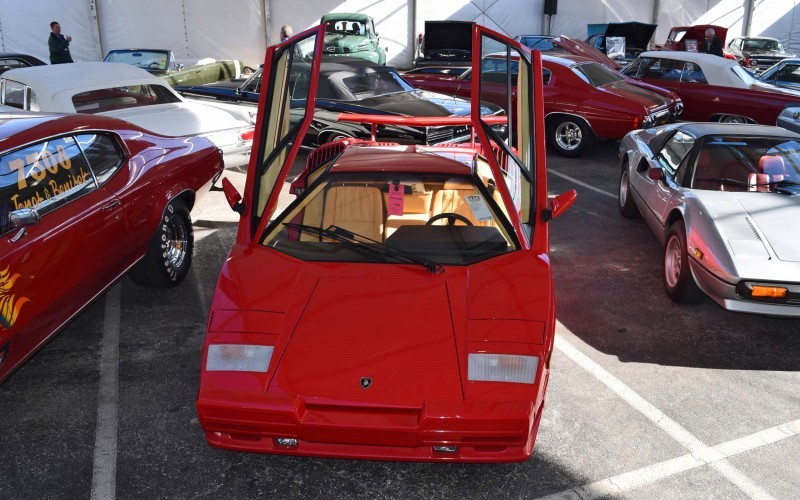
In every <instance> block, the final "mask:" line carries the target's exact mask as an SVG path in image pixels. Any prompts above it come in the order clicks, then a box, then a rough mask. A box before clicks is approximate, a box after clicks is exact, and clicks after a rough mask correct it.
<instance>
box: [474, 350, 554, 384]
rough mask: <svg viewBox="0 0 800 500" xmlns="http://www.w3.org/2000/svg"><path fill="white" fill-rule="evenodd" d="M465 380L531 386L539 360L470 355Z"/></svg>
mask: <svg viewBox="0 0 800 500" xmlns="http://www.w3.org/2000/svg"><path fill="white" fill-rule="evenodd" d="M468 365H469V368H468V372H467V379H468V380H473V381H486V382H517V383H520V384H532V383H533V382H534V381H535V380H536V368H537V366H538V365H539V358H537V357H536V356H519V355H516V354H470V355H469V360H468Z"/></svg>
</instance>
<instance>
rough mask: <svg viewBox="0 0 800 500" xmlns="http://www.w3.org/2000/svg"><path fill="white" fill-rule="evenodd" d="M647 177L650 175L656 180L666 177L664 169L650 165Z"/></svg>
mask: <svg viewBox="0 0 800 500" xmlns="http://www.w3.org/2000/svg"><path fill="white" fill-rule="evenodd" d="M647 177H650V178H651V179H653V180H654V181H660V180H663V179H664V169H663V168H661V167H650V168H649V169H648V170H647Z"/></svg>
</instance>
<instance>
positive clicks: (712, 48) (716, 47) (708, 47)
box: [701, 28, 723, 57]
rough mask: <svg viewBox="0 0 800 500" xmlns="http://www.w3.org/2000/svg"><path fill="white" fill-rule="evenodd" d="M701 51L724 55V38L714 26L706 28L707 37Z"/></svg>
mask: <svg viewBox="0 0 800 500" xmlns="http://www.w3.org/2000/svg"><path fill="white" fill-rule="evenodd" d="M701 52H705V53H707V54H714V55H715V56H720V57H723V55H722V40H720V39H719V37H718V36H717V34H716V33H714V30H713V29H712V28H708V29H707V30H706V38H705V40H703V48H702V49H701Z"/></svg>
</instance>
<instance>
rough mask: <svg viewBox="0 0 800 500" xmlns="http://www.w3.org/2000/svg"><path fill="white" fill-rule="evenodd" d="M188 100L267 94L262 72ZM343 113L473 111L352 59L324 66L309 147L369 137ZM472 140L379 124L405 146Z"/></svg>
mask: <svg viewBox="0 0 800 500" xmlns="http://www.w3.org/2000/svg"><path fill="white" fill-rule="evenodd" d="M304 76H305V75H304V74H303V72H302V71H298V72H297V73H296V74H295V75H294V78H296V83H295V84H294V85H293V94H292V98H293V99H295V100H296V99H303V98H304V96H305V92H306V90H307V83H306V84H303V80H304ZM176 90H178V92H181V93H182V94H184V95H186V96H187V97H198V96H202V97H210V98H215V99H219V100H223V101H232V102H241V103H258V95H259V91H260V90H261V69H259V70H258V71H256V72H255V73H253V76H251V77H250V78H249V79H248V80H247V81H245V82H244V83H240V82H217V83H213V84H209V85H198V86H195V87H177V88H176ZM340 113H357V114H372V115H375V114H378V115H405V116H464V115H468V114H469V113H470V103H469V101H466V100H463V99H460V98H457V97H451V96H447V95H444V94H437V93H434V92H428V91H425V90H420V89H417V88H415V87H413V86H412V85H411V84H409V83H408V82H406V81H405V80H404V79H403V78H402V77H401V76H400V75H399V74H398V73H397V71H396V70H395V69H394V68H390V67H386V66H378V65H376V64H374V63H371V62H369V61H363V60H360V59H350V60H347V61H346V62H345V61H341V62H339V61H337V62H323V63H322V65H321V69H320V79H319V85H318V90H317V100H316V110H315V111H314V119H313V121H312V123H311V127H310V128H309V131H308V134H307V135H306V137H305V140H304V141H303V144H304V145H305V146H310V147H317V146H319V145H321V144H324V143H326V142H331V141H333V140H335V139H338V138H340V137H355V138H359V139H368V138H369V137H370V128H369V126H367V125H362V124H359V123H340V122H339V121H338V116H339V114H340ZM503 113H504V112H503V110H502V108H500V107H499V106H495V105H494V104H491V103H484V104H483V108H482V114H483V115H495V114H503ZM468 138H469V136H468V131H467V127H463V126H457V127H454V126H440V127H425V128H416V127H406V126H393V125H391V126H390V125H386V126H379V127H378V130H377V139H378V140H380V141H391V142H398V143H400V144H440V143H446V142H460V141H464V140H467V139H468Z"/></svg>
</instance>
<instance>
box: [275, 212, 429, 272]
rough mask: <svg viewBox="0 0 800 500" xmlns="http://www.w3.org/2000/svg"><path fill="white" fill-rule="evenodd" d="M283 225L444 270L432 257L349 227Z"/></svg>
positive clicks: (427, 267) (361, 248)
mask: <svg viewBox="0 0 800 500" xmlns="http://www.w3.org/2000/svg"><path fill="white" fill-rule="evenodd" d="M283 225H284V226H287V227H291V228H293V229H301V230H304V231H308V232H310V233H313V234H316V235H318V236H324V237H325V238H330V239H332V240H334V241H338V242H340V243H344V244H345V245H348V246H350V247H354V248H356V249H359V250H367V251H369V252H372V253H374V254H379V255H388V256H390V257H400V258H403V259H406V260H407V261H409V262H413V263H414V264H419V265H421V266H423V267H424V268H425V269H427V270H428V271H430V272H432V273H438V272H441V271H442V265H441V264H438V263H436V262H433V261H432V260H430V259H426V258H425V257H420V256H419V255H415V254H413V253H411V252H406V251H405V250H400V249H399V248H395V247H393V246H391V245H387V244H385V243H381V242H380V241H376V240H373V239H372V238H367V237H366V236H363V235H361V234H358V233H354V232H352V231H348V230H347V229H344V228H342V227H339V226H335V225H333V224H331V225H330V226H328V227H327V228H321V227H317V226H309V225H306V224H296V223H294V222H284V223H283Z"/></svg>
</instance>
